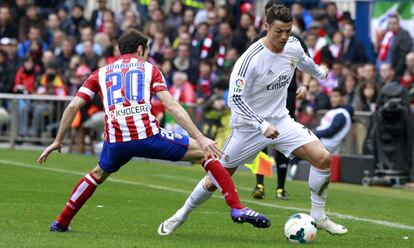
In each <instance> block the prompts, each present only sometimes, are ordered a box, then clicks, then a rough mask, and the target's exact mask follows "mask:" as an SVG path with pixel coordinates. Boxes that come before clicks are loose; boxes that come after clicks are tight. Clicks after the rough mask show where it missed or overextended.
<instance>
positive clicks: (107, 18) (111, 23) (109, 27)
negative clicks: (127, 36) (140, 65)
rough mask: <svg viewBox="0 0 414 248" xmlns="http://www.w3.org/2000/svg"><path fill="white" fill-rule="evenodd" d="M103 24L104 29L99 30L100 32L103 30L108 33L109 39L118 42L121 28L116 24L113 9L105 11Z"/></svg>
mask: <svg viewBox="0 0 414 248" xmlns="http://www.w3.org/2000/svg"><path fill="white" fill-rule="evenodd" d="M103 21H104V22H103V25H102V29H100V30H99V33H101V32H103V33H105V34H106V35H108V37H109V39H110V40H111V41H113V42H117V39H118V37H119V31H120V30H119V28H118V26H117V25H116V24H115V15H114V12H112V11H111V10H106V11H104V15H103Z"/></svg>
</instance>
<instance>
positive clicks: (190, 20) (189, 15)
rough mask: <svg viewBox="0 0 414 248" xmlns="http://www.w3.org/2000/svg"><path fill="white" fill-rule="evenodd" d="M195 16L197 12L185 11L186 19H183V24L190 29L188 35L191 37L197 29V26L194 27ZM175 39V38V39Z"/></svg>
mask: <svg viewBox="0 0 414 248" xmlns="http://www.w3.org/2000/svg"><path fill="white" fill-rule="evenodd" d="M194 16H195V12H194V10H192V9H186V10H185V11H184V17H183V23H182V24H184V25H186V26H187V27H188V33H189V34H190V35H193V34H194V32H195V29H196V26H195V25H194ZM174 38H175V37H174Z"/></svg>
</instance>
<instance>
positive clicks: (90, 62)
mask: <svg viewBox="0 0 414 248" xmlns="http://www.w3.org/2000/svg"><path fill="white" fill-rule="evenodd" d="M83 47H84V52H83V54H82V55H81V58H82V62H83V63H84V64H86V65H87V66H88V68H90V69H91V70H92V71H95V70H96V69H98V59H99V58H98V55H96V53H95V51H94V50H93V42H92V41H91V40H86V41H84V42H83Z"/></svg>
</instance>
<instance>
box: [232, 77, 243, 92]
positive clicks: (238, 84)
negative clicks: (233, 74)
mask: <svg viewBox="0 0 414 248" xmlns="http://www.w3.org/2000/svg"><path fill="white" fill-rule="evenodd" d="M234 84H235V86H236V87H234V93H241V92H243V89H244V81H243V79H241V78H239V79H237V80H236V81H235V82H234Z"/></svg>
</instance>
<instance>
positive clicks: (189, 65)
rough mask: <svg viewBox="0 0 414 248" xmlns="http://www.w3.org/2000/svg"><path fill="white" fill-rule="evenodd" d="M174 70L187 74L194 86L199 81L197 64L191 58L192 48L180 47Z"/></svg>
mask: <svg viewBox="0 0 414 248" xmlns="http://www.w3.org/2000/svg"><path fill="white" fill-rule="evenodd" d="M173 66H174V70H176V71H181V72H184V73H186V74H187V76H188V77H189V80H190V82H191V83H192V84H195V82H196V80H197V63H196V61H195V60H194V59H193V58H191V56H190V47H189V46H188V45H184V44H182V45H180V46H178V52H177V56H176V58H175V59H174V60H173Z"/></svg>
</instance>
